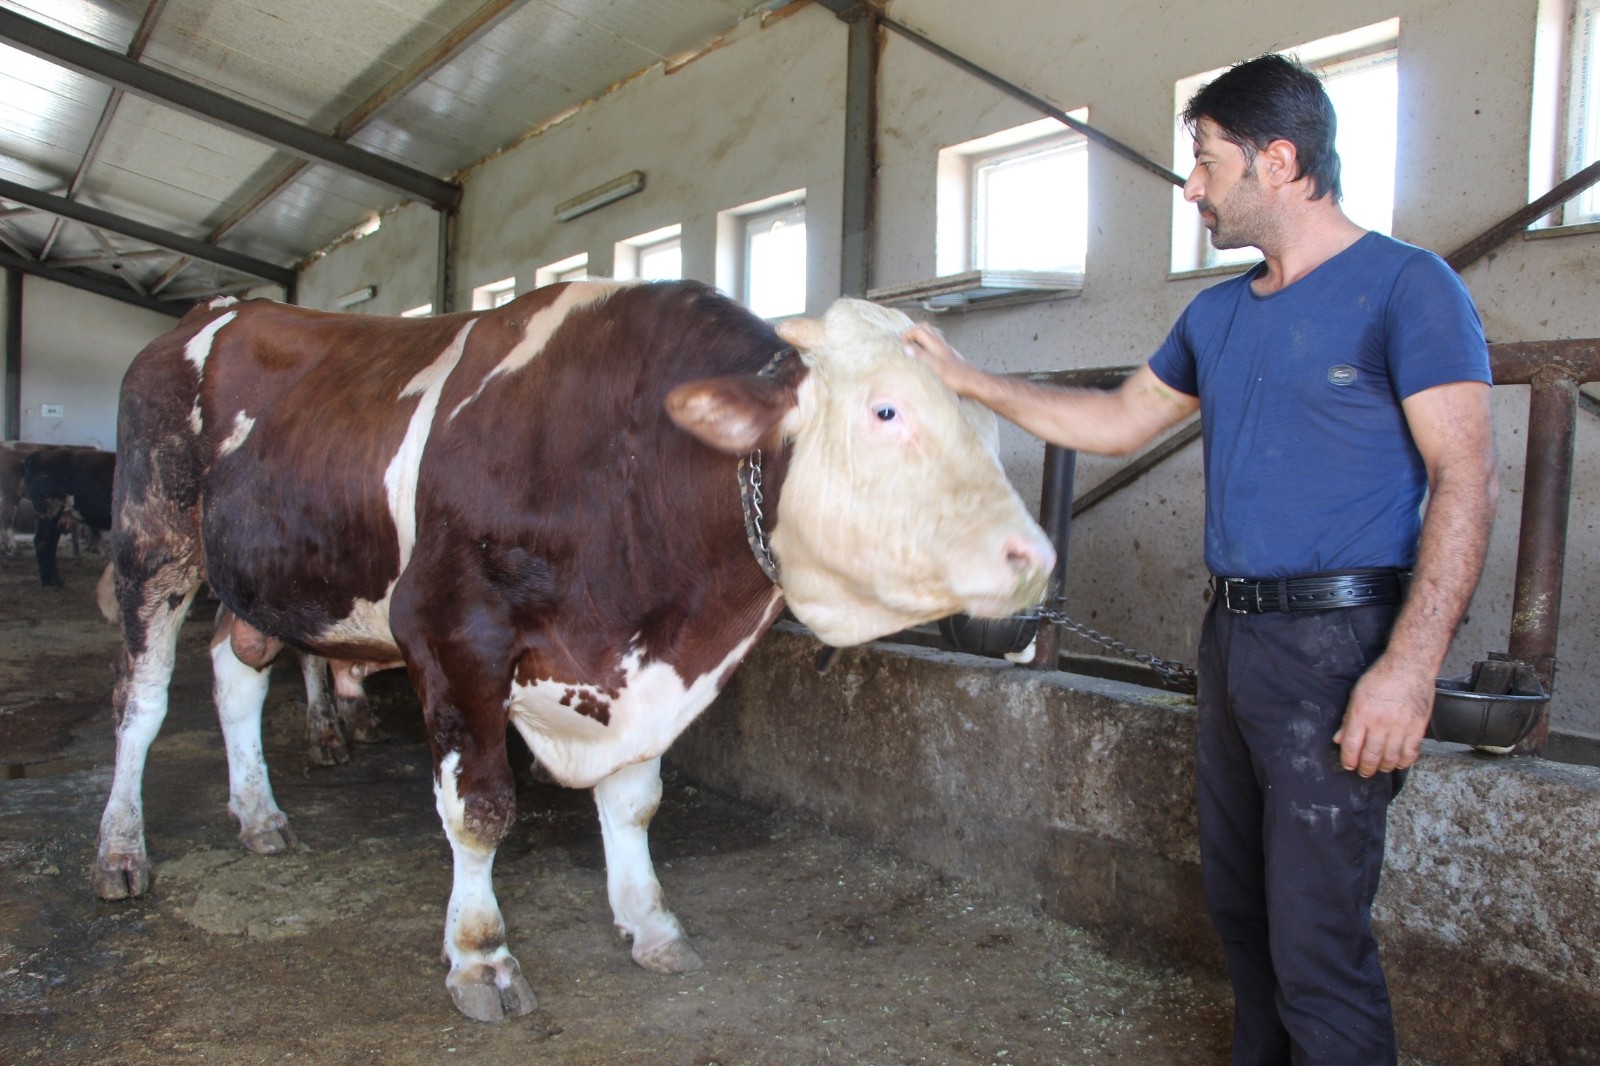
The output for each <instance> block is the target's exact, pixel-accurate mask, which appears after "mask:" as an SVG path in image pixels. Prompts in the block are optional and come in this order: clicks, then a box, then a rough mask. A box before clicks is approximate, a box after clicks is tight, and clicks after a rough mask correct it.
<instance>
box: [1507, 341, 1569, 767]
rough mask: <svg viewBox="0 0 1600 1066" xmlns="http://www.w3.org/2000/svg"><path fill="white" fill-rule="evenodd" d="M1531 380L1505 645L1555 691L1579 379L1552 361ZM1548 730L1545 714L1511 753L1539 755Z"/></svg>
mask: <svg viewBox="0 0 1600 1066" xmlns="http://www.w3.org/2000/svg"><path fill="white" fill-rule="evenodd" d="M1532 386H1533V387H1532V394H1531V395H1530V397H1529V399H1528V457H1527V460H1526V461H1525V463H1524V464H1523V469H1524V470H1525V471H1526V475H1525V476H1526V481H1525V483H1524V485H1523V490H1522V535H1521V539H1520V541H1519V543H1518V546H1517V577H1516V591H1515V593H1514V594H1513V598H1512V607H1511V640H1510V648H1509V649H1508V650H1509V652H1510V654H1511V656H1512V658H1514V659H1520V660H1522V661H1523V662H1525V663H1528V664H1529V665H1531V666H1532V667H1533V669H1534V672H1535V673H1536V674H1538V676H1539V680H1540V681H1541V682H1543V684H1544V687H1545V690H1546V691H1548V692H1552V693H1553V692H1554V691H1555V675H1556V635H1557V631H1558V628H1559V623H1560V620H1561V579H1562V569H1563V567H1562V561H1563V559H1564V558H1565V556H1566V551H1567V515H1568V511H1569V507H1570V503H1571V495H1572V454H1573V438H1574V433H1575V430H1576V427H1577V418H1578V383H1577V382H1576V381H1574V380H1573V379H1572V378H1571V377H1568V376H1567V375H1566V374H1564V373H1562V371H1561V369H1560V368H1559V367H1549V368H1545V369H1542V370H1539V371H1537V372H1535V373H1534V375H1533V382H1532ZM1549 734H1550V719H1549V715H1548V713H1546V714H1544V715H1541V717H1540V721H1539V724H1538V725H1537V726H1535V727H1534V730H1533V732H1532V733H1530V734H1529V735H1528V737H1527V739H1526V740H1524V741H1523V742H1522V743H1521V744H1518V745H1517V747H1516V749H1515V752H1514V753H1515V754H1518V755H1538V754H1540V753H1541V752H1542V751H1543V750H1544V746H1545V742H1546V740H1547V739H1548V737H1549Z"/></svg>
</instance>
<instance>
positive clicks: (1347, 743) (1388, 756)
mask: <svg viewBox="0 0 1600 1066" xmlns="http://www.w3.org/2000/svg"><path fill="white" fill-rule="evenodd" d="M1434 683H1435V682H1434V678H1433V676H1432V671H1429V670H1421V671H1419V670H1416V669H1411V668H1408V667H1406V666H1405V665H1404V664H1402V663H1397V662H1393V661H1391V660H1390V659H1389V657H1388V656H1387V655H1384V656H1380V657H1379V658H1378V661H1377V662H1375V663H1373V664H1372V666H1371V668H1370V669H1368V670H1367V672H1366V673H1365V674H1363V675H1362V677H1361V680H1360V681H1357V682H1356V687H1355V689H1354V690H1353V691H1352V692H1351V693H1350V705H1349V707H1347V708H1346V709H1345V713H1344V724H1343V725H1342V726H1341V727H1340V729H1339V731H1338V732H1337V733H1335V734H1334V735H1333V742H1334V743H1335V744H1337V745H1339V762H1340V763H1341V764H1342V765H1343V766H1344V768H1345V769H1346V770H1355V771H1356V772H1357V773H1359V774H1360V775H1361V776H1362V777H1371V776H1372V775H1373V774H1377V773H1388V772H1389V771H1391V770H1404V769H1406V768H1407V767H1409V766H1410V765H1411V764H1412V763H1414V762H1416V761H1417V757H1418V756H1419V755H1421V754H1422V736H1423V734H1424V733H1426V732H1427V731H1428V718H1429V716H1431V715H1432V714H1433V690H1434Z"/></svg>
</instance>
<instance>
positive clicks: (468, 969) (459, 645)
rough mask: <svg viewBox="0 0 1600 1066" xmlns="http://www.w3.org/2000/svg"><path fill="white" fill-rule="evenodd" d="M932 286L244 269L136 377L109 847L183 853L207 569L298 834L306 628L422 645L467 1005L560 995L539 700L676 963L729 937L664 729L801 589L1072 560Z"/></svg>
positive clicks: (875, 616) (863, 595)
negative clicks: (707, 891)
mask: <svg viewBox="0 0 1600 1066" xmlns="http://www.w3.org/2000/svg"><path fill="white" fill-rule="evenodd" d="M908 325H909V320H908V319H907V318H906V317H905V316H904V315H902V314H899V313H898V312H893V311H888V310H886V309H883V308H880V307H877V306H874V305H872V304H867V303H863V302H860V301H855V300H842V301H840V302H838V303H837V304H835V305H834V307H833V308H832V309H831V310H830V311H829V312H828V315H827V317H826V319H825V320H824V321H816V320H800V321H793V322H786V323H783V325H782V326H781V327H780V329H781V333H780V332H774V329H773V327H772V326H771V325H769V324H768V323H767V322H764V321H763V320H761V319H759V318H757V317H755V316H754V315H752V314H751V313H750V312H749V311H748V310H746V309H745V308H743V307H741V306H739V305H738V304H735V303H734V302H733V301H731V300H729V299H728V298H727V297H725V296H722V295H721V294H719V293H717V292H715V291H714V290H712V289H709V288H707V287H706V286H703V285H700V284H698V283H695V282H687V281H685V282H670V283H657V284H632V285H616V284H610V283H595V282H578V283H570V284H559V285H554V286H550V287H548V288H544V289H539V290H536V291H534V292H531V293H528V294H526V295H524V296H522V297H519V298H518V299H516V300H513V301H512V302H510V303H508V304H506V305H504V306H502V307H499V308H495V309H492V310H486V311H477V312H468V313H462V314H453V315H442V316H438V317H434V318H422V319H407V318H374V317H366V316H356V315H335V314H327V313H323V312H317V311H310V310H307V309H304V308H298V307H290V306H284V305H279V304H274V303H269V302H265V301H251V302H249V303H244V304H236V303H214V304H213V305H211V306H209V307H205V308H198V309H196V310H195V311H192V312H190V313H189V314H188V315H186V316H185V317H184V319H183V321H182V322H181V323H180V324H179V325H178V327H177V328H176V329H174V330H173V331H172V332H170V333H167V334H165V335H163V336H161V337H158V338H157V339H156V340H154V341H153V342H151V344H150V345H149V346H148V347H146V348H145V350H144V351H143V352H141V353H140V354H139V356H138V357H137V358H136V359H135V360H134V361H133V364H132V365H131V366H130V368H129V370H128V372H127V376H126V377H125V379H124V381H123V387H122V404H121V414H120V423H119V449H120V451H119V456H118V458H119V464H120V465H119V468H118V475H117V483H116V500H115V512H116V523H115V527H114V529H113V532H112V551H113V557H114V559H115V562H116V581H117V587H116V592H117V600H118V602H119V604H120V605H121V609H122V619H123V632H124V648H123V651H122V653H121V655H120V656H119V658H118V663H117V683H116V688H115V696H114V700H115V709H116V715H117V721H118V727H117V756H116V772H115V776H114V778H113V782H112V786H111V794H110V797H109V799H108V801H107V804H106V809H105V814H104V816H103V818H102V820H101V825H100V848H99V855H98V858H97V860H96V863H95V867H94V869H93V871H92V876H93V879H94V883H95V886H96V888H97V890H98V891H99V893H100V894H101V895H102V896H103V897H104V898H107V899H115V898H120V897H124V896H130V895H139V894H141V893H143V892H145V891H147V890H148V888H149V885H150V862H149V858H148V855H147V852H146V848H145V839H144V820H143V808H142V803H141V798H140V795H139V787H140V786H139V782H140V780H141V777H142V772H143V766H144V760H145V756H146V754H147V752H148V750H149V747H150V744H151V742H152V741H153V740H154V739H155V736H156V734H157V731H158V730H159V729H160V726H161V722H162V719H163V718H164V716H165V714H166V707H167V686H168V682H169V680H170V678H171V673H172V666H173V652H174V643H175V640H176V635H177V631H178V626H179V624H180V623H181V622H182V620H183V616H184V613H185V611H186V610H187V609H188V605H189V601H190V599H191V598H192V597H193V596H194V593H195V590H196V589H197V588H198V587H199V586H200V583H201V582H202V581H208V582H209V583H210V585H211V587H212V589H213V591H214V592H215V593H216V595H217V596H218V597H219V598H220V599H221V601H222V603H223V604H224V605H225V606H226V607H227V608H228V609H229V610H230V611H232V612H233V614H234V616H235V617H234V621H233V623H232V626H231V628H230V631H229V633H228V634H227V637H226V639H222V640H219V641H216V642H215V643H214V644H213V646H212V651H211V654H212V661H213V665H214V669H215V673H216V685H215V692H216V694H217V699H218V716H219V718H220V719H221V721H222V724H223V731H224V736H225V739H226V742H227V750H228V758H229V766H230V774H229V778H230V782H231V787H230V793H231V795H230V799H229V803H228V808H229V810H230V811H231V812H232V813H233V814H234V815H235V816H236V817H237V818H238V819H239V822H240V828H241V832H240V836H241V839H242V840H243V841H244V843H245V845H246V846H247V847H249V848H251V849H252V850H255V851H261V852H270V851H276V850H281V849H282V848H284V847H286V846H287V845H288V842H289V839H290V838H289V837H288V836H287V835H286V832H285V830H286V828H287V826H288V820H287V818H285V816H284V814H283V812H282V811H281V810H279V809H278V806H277V803H276V801H275V800H274V799H273V796H272V792H271V788H270V785H269V782H268V776H267V772H266V767H265V766H264V765H263V764H262V761H261V746H260V724H261V722H260V719H261V704H262V700H263V697H264V696H265V694H266V690H267V677H266V673H265V668H266V666H267V664H268V663H270V662H271V660H272V658H273V656H274V654H275V653H276V652H277V651H278V650H279V649H280V648H281V647H282V646H283V645H285V644H288V645H290V646H293V647H296V648H299V649H301V650H304V651H310V652H312V653H314V654H317V655H322V656H325V657H327V658H328V659H330V660H333V661H334V662H336V663H350V664H354V665H353V667H352V669H356V670H366V669H376V668H381V667H384V666H387V665H396V664H404V665H405V667H406V669H407V671H408V672H409V675H410V678H411V681H412V684H413V686H414V687H415V689H416V690H417V693H418V696H419V697H420V700H421V704H422V713H423V715H424V717H425V719H426V723H427V736H428V741H429V745H430V747H431V749H432V756H433V765H434V793H435V799H436V804H437V808H438V811H439V814H440V817H441V820H442V821H443V823H444V830H445V835H446V837H447V838H448V839H449V842H450V846H451V849H452V852H453V855H454V883H453V887H452V890H451V894H450V901H449V905H448V907H447V908H446V912H445V929H444V955H445V958H446V959H447V960H448V962H449V966H450V971H449V975H448V976H447V978H446V981H445V984H446V987H447V988H448V990H449V992H450V994H451V997H452V998H453V1000H454V1002H455V1004H456V1006H457V1008H458V1009H460V1010H461V1011H462V1012H463V1013H465V1014H467V1015H468V1016H470V1017H472V1018H475V1019H479V1020H484V1021H498V1020H500V1019H501V1018H502V1017H503V1016H505V1015H507V1014H522V1013H526V1012H527V1011H529V1010H531V1009H533V1007H534V1006H535V1005H536V1000H535V997H534V993H533V989H532V988H531V987H529V984H528V982H527V980H526V979H525V978H524V977H523V976H522V971H521V967H520V966H519V964H518V962H517V960H516V958H515V957H514V956H513V955H512V954H511V951H510V949H509V947H508V945H507V943H506V933H505V924H504V921H503V920H502V918H501V915H500V910H499V906H498V904H497V902H496V900H495V896H494V888H493V884H492V878H491V874H492V869H493V863H494V854H495V849H496V847H497V846H498V844H499V843H500V841H501V840H502V839H503V838H504V837H505V835H506V833H507V832H508V830H509V829H510V827H511V825H512V824H513V822H514V820H515V787H514V781H513V773H512V768H511V766H510V763H509V760H508V757H507V749H506V729H507V725H508V723H509V724H510V725H513V726H515V727H516V729H517V730H518V732H519V733H520V734H521V735H522V737H523V738H524V739H525V740H526V741H527V743H528V746H529V747H530V748H531V749H532V751H533V752H534V754H535V756H536V757H537V758H538V759H539V761H540V763H542V764H543V766H544V767H545V768H546V769H547V770H548V771H549V772H550V773H551V774H552V775H553V776H554V777H555V778H556V779H557V780H558V781H560V782H562V783H563V784H566V785H568V786H571V787H579V788H589V789H592V790H593V794H594V799H595V803H596V806H597V807H598V809H599V814H600V827H601V836H602V839H603V841H604V845H605V855H606V883H607V891H608V894H609V897H610V902H611V908H612V914H613V918H614V920H615V922H616V925H617V927H618V929H619V930H620V931H621V932H622V933H623V934H624V936H625V937H627V938H629V939H631V941H632V944H633V949H632V953H633V958H634V960H635V961H636V962H637V963H638V964H639V965H641V966H643V967H645V968H646V969H650V970H655V971H659V972H666V973H681V972H684V971H688V970H692V969H695V968H697V967H699V966H700V965H702V963H701V959H700V956H699V955H698V953H697V952H696V951H695V949H694V948H693V947H692V946H691V945H690V944H689V942H688V940H687V938H686V937H685V936H684V933H683V929H682V927H681V926H680V925H679V923H678V920H677V918H676V917H675V916H674V915H673V914H672V912H671V911H670V910H669V909H668V908H667V905H666V902H665V897H664V894H663V893H662V890H661V885H660V883H659V882H658V881H657V879H656V876H655V871H654V869H653V867H652V864H651V862H650V853H649V844H648V839H647V829H648V826H649V824H650V819H651V816H652V815H653V814H654V812H655V809H656V805H657V803H658V802H659V800H660V796H661V774H660V768H661V755H662V752H664V751H665V750H666V748H667V746H668V745H669V744H671V742H672V740H673V739H674V738H675V737H676V736H677V735H678V734H679V733H680V732H681V731H682V730H683V729H684V728H685V727H686V726H688V724H689V723H690V722H691V721H693V720H694V718H695V716H696V715H698V714H699V713H700V712H701V711H702V710H703V709H704V708H705V707H706V706H707V705H708V704H709V703H710V702H711V700H712V699H713V698H714V697H715V696H716V694H717V692H718V691H719V690H721V688H722V687H723V686H724V685H725V684H726V683H727V681H728V679H729V677H730V675H731V674H732V673H733V671H734V669H735V668H736V667H737V666H738V665H739V662H740V661H741V659H742V658H743V657H744V656H745V654H746V653H747V652H748V651H749V650H750V648H751V646H752V645H753V644H754V643H755V641H756V640H757V639H758V638H759V637H760V636H761V634H762V633H764V632H765V631H766V629H767V628H768V626H770V625H771V624H772V622H773V620H774V619H775V618H776V617H777V616H778V614H779V612H780V610H781V609H782V607H783V606H784V603H785V601H786V600H787V602H788V605H789V607H790V609H791V610H792V611H793V613H794V615H795V616H796V617H797V618H798V619H799V620H800V621H801V622H802V623H804V624H806V625H808V626H809V627H810V628H811V629H812V631H813V632H814V633H815V634H816V635H817V636H818V637H819V638H821V639H822V640H823V641H824V642H826V643H828V644H832V645H836V646H837V645H847V644H856V643H860V642H863V641H868V640H872V639H874V638H876V637H879V636H883V635H885V634H888V633H892V632H895V631H897V630H900V629H904V628H906V627H908V626H912V625H916V624H918V623H921V622H925V621H929V620H931V619H935V618H939V617H942V616H944V615H948V614H951V613H954V612H957V611H961V612H965V613H968V614H973V615H979V616H985V617H988V616H995V615H1005V614H1009V613H1011V612H1013V611H1015V610H1018V609H1020V608H1022V607H1025V606H1027V605H1029V604H1032V603H1035V602H1037V601H1038V599H1039V597H1040V596H1041V595H1042V594H1043V592H1044V588H1045V584H1046V581H1047V580H1048V577H1049V574H1050V572H1051V568H1052V566H1053V565H1054V561H1055V553H1054V549H1053V548H1052V546H1051V544H1050V542H1049V540H1048V539H1047V538H1046V537H1045V535H1044V534H1043V532H1042V531H1041V530H1040V529H1039V527H1038V525H1037V524H1036V523H1035V522H1034V520H1033V518H1032V516H1031V515H1030V514H1029V512H1028V510H1027V508H1026V507H1024V506H1023V504H1022V502H1021V500H1020V499H1018V497H1017V494H1016V492H1015V490H1014V489H1012V487H1011V485H1010V484H1009V483H1008V482H1007V481H1006V478H1005V474H1004V472H1003V470H1002V469H1001V466H1000V461H999V458H998V433H997V430H996V425H995V420H994V417H993V416H992V415H991V414H989V413H988V412H987V411H985V410H984V409H982V408H980V407H978V406H977V405H975V404H972V403H969V402H965V401H961V400H958V399H957V398H956V397H955V396H954V395H952V394H951V393H950V392H949V391H948V390H946V389H945V388H944V387H943V386H942V385H941V384H940V383H939V381H938V379H937V378H936V377H935V376H934V375H933V374H932V372H931V371H929V370H928V369H927V368H925V367H923V366H921V365H920V364H918V363H917V362H915V361H914V360H912V359H911V358H909V357H908V356H907V355H906V354H905V352H904V350H903V348H902V346H901V343H900V339H899V338H900V332H901V331H902V330H903V329H905V328H906V327H907V326H908Z"/></svg>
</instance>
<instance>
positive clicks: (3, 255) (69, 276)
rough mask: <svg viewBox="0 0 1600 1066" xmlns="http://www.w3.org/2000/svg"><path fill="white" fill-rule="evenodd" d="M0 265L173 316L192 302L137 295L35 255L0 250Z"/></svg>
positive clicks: (116, 285)
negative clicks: (53, 265) (47, 263)
mask: <svg viewBox="0 0 1600 1066" xmlns="http://www.w3.org/2000/svg"><path fill="white" fill-rule="evenodd" d="M0 267H3V268H5V269H6V270H12V271H16V272H17V273H19V274H32V275H34V276H35V277H40V278H45V279H46V280H49V281H54V282H57V283H59V284H61V285H70V286H72V287H73V288H74V289H82V290H84V291H85V292H92V293H94V294H95V295H97V296H106V297H109V298H110V299H113V300H121V301H122V302H123V303H126V304H132V305H133V306H135V307H142V308H144V309H145V310H147V311H158V312H160V313H161V314H163V315H171V316H172V317H173V318H182V317H183V316H184V313H185V312H187V311H188V310H189V308H190V307H191V306H193V305H192V304H188V303H179V302H177V301H174V300H158V299H155V298H154V297H150V296H140V295H139V294H138V293H136V292H134V291H133V290H132V289H129V288H128V287H127V286H125V285H121V284H118V283H117V282H114V281H111V280H106V281H101V280H100V279H99V278H95V277H89V276H87V275H84V274H77V273H73V272H72V271H69V270H58V269H57V268H55V267H52V266H47V265H45V264H44V263H41V262H39V261H38V260H37V259H24V258H22V257H21V256H19V255H13V254H11V253H10V252H0Z"/></svg>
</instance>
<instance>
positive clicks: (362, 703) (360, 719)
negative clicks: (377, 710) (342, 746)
mask: <svg viewBox="0 0 1600 1066" xmlns="http://www.w3.org/2000/svg"><path fill="white" fill-rule="evenodd" d="M334 703H335V706H336V709H337V711H338V715H339V724H340V725H341V726H343V727H344V735H345V736H346V737H347V738H348V739H349V740H350V741H351V742H352V743H355V744H381V743H383V742H384V741H386V740H388V739H389V736H388V734H387V733H385V732H384V731H383V726H382V725H381V724H379V722H378V716H377V715H375V714H373V713H372V705H371V704H369V703H368V702H367V701H366V699H365V698H361V699H345V698H344V697H338V698H336V699H335V700H334Z"/></svg>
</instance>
